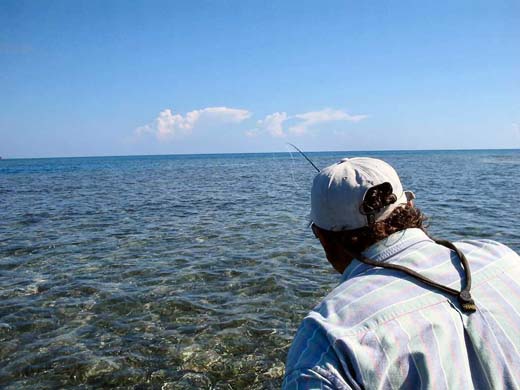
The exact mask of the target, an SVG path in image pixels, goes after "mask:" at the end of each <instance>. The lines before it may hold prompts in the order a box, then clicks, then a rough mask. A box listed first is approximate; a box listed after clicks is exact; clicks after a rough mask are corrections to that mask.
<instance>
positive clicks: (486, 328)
mask: <svg viewBox="0 0 520 390" xmlns="http://www.w3.org/2000/svg"><path fill="white" fill-rule="evenodd" d="M455 245H456V246H457V247H458V248H459V249H460V250H461V251H462V252H463V253H464V254H465V255H466V257H467V259H468V262H469V264H470V268H471V274H472V279H473V283H472V289H471V293H472V296H473V299H474V300H475V303H476V305H477V311H476V312H474V313H469V314H468V313H466V312H463V311H462V310H461V308H460V305H459V303H458V301H457V299H456V298H454V297H452V296H451V295H447V294H444V293H442V292H439V291H438V290H436V289H434V288H432V287H429V286H427V285H425V284H423V283H421V282H419V281H417V280H416V279H414V278H412V277H410V276H408V275H405V274H403V273H401V272H399V271H395V270H389V269H383V268H378V267H371V266H368V265H365V264H364V263H361V262H359V261H357V260H353V261H352V263H351V264H350V265H349V266H348V267H347V269H346V270H345V272H344V274H343V276H342V279H341V282H340V284H339V285H338V286H337V287H336V288H335V289H334V290H333V291H332V292H331V293H330V294H329V295H328V296H327V297H326V298H325V299H324V300H323V301H322V302H321V303H320V304H319V305H318V306H317V307H316V308H314V309H313V310H312V311H311V312H310V313H309V314H308V315H307V316H306V317H305V319H304V320H303V322H302V324H301V326H300V328H299V330H298V332H297V334H296V336H295V338H294V341H293V344H292V346H291V348H290V350H289V354H288V357H287V364H286V376H285V379H284V382H283V388H284V389H401V388H405V389H408V388H409V389H457V390H458V389H473V388H476V389H518V388H520V258H519V256H518V255H517V254H516V253H515V252H514V251H512V250H511V249H509V248H508V247H506V246H504V245H502V244H499V243H497V242H495V241H491V240H478V241H477V240H468V241H460V242H456V243H455ZM365 254H366V255H367V256H368V257H370V258H372V259H374V260H376V261H383V262H389V263H393V264H400V265H403V266H405V267H408V268H411V269H413V270H415V271H418V272H420V273H421V274H422V275H424V276H426V277H428V278H430V279H433V280H434V281H436V282H439V283H441V284H444V285H447V286H450V287H452V288H455V289H457V290H460V289H461V281H464V275H465V274H464V272H463V269H462V267H461V265H460V260H459V258H458V257H457V255H456V254H455V253H454V252H453V251H451V250H449V249H448V248H446V247H443V246H441V245H438V244H436V243H434V242H433V241H432V240H431V239H430V238H428V236H427V235H426V234H424V233H423V232H422V231H421V230H419V229H408V230H405V231H401V232H397V233H394V234H393V235H391V236H390V237H388V238H387V239H385V240H383V241H380V242H378V243H377V244H375V245H373V246H372V247H370V248H369V249H368V250H367V251H366V252H365Z"/></svg>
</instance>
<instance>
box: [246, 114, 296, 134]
mask: <svg viewBox="0 0 520 390" xmlns="http://www.w3.org/2000/svg"><path fill="white" fill-rule="evenodd" d="M286 120H287V113H286V112H275V113H273V114H270V115H267V116H266V117H265V118H264V119H262V120H259V121H257V122H256V128H255V129H253V130H249V131H247V132H246V135H248V136H250V137H252V136H256V135H258V134H259V133H260V132H267V133H268V134H270V135H271V136H273V137H284V136H285V133H284V131H283V123H284V122H285V121H286Z"/></svg>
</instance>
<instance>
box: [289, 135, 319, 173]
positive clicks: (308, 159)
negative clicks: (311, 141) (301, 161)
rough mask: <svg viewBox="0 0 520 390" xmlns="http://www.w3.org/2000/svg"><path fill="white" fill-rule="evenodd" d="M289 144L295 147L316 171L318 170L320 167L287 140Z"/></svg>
mask: <svg viewBox="0 0 520 390" xmlns="http://www.w3.org/2000/svg"><path fill="white" fill-rule="evenodd" d="M287 143H288V144H289V145H291V146H292V147H293V148H294V149H296V150H297V151H298V152H299V153H300V154H301V155H302V156H303V157H305V159H306V160H307V161H308V162H309V163H310V164H311V165H312V166H313V167H314V169H316V171H318V172H320V168H318V167H317V166H316V165H314V163H313V162H312V161H311V159H310V158H309V157H307V156H306V155H305V153H303V152H302V151H301V150H300V149H299V148H298V147H297V146H296V145H293V144H291V143H290V142H287Z"/></svg>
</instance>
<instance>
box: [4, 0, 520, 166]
mask: <svg viewBox="0 0 520 390" xmlns="http://www.w3.org/2000/svg"><path fill="white" fill-rule="evenodd" d="M519 19H520V3H519V2H518V1H516V0H509V1H501V0H495V1H491V0H489V1H478V0H473V1H455V2H454V1H443V0H441V1H436V2H418V1H406V0H405V1H399V2H396V1H369V2H367V1H302V0H298V1H292V0H291V1H272V2H268V1H244V0H242V1H238V0H237V1H224V0H222V1H195V0H190V1H166V2H162V1H131V2H129V1H50V2H43V1H36V0H33V1H19V0H16V1H11V0H2V1H1V2H0V155H1V156H4V157H39V156H42V157H46V156H92V155H127V154H163V153H224V152H266V151H285V150H287V144H286V143H287V142H292V143H295V144H297V145H298V146H300V147H301V148H302V149H305V150H386V149H446V148H447V149H453V148H461V149H466V148H519V147H520V50H519V47H520V46H519V44H518V42H520V23H518V20H519Z"/></svg>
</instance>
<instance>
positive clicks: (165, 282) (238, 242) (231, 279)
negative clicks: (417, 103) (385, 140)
mask: <svg viewBox="0 0 520 390" xmlns="http://www.w3.org/2000/svg"><path fill="white" fill-rule="evenodd" d="M361 155H364V156H371V157H377V158H381V159H383V160H386V161H387V162H389V163H390V164H392V165H393V166H394V167H395V168H396V170H397V171H398V172H399V173H400V176H401V179H402V181H403V184H404V187H405V188H406V189H410V190H413V191H414V192H415V194H416V197H417V199H416V205H417V206H418V207H419V208H420V209H421V210H422V211H423V212H424V213H425V214H426V215H428V216H429V231H430V232H431V234H433V235H434V236H437V237H440V238H445V239H449V240H454V241H455V240H459V239H468V238H487V239H493V240H497V241H500V242H502V243H504V244H506V245H509V246H510V247H511V248H513V249H514V250H516V251H517V252H520V223H519V222H518V219H519V216H520V212H519V209H518V207H519V206H518V205H519V201H520V196H519V190H520V150H478V151H396V152H394V151H392V152H326V153H325V152H323V153H321V152H320V153H309V157H310V158H311V159H312V160H313V161H314V162H315V163H316V165H318V166H319V167H325V166H327V165H330V164H332V163H334V162H336V161H338V160H339V159H340V158H342V157H353V156H361ZM314 174H315V171H314V169H313V168H312V166H310V164H309V163H307V161H305V159H304V158H303V157H301V156H300V155H299V154H297V153H292V154H291V153H266V154H227V155H182V156H181V155H172V156H136V157H89V158H52V159H13V160H2V161H0V387H2V388H6V389H20V388H31V389H44V388H77V389H88V388H100V387H110V388H121V389H123V388H124V389H126V388H134V389H194V388H195V389H198V388H200V389H245V388H248V389H277V388H279V387H280V385H281V382H282V378H283V373H284V361H285V358H286V354H287V350H288V348H289V346H290V343H291V340H292V337H293V336H294V334H295V332H296V329H297V327H298V325H299V323H300V321H301V320H302V318H303V317H304V315H305V314H306V313H307V312H308V311H309V310H310V309H312V308H313V307H314V306H315V305H316V304H318V303H319V301H320V300H321V299H322V298H323V297H324V296H325V295H326V294H327V292H328V291H330V289H332V288H333V287H334V286H335V285H336V284H337V282H338V280H339V275H338V274H335V273H334V271H333V270H332V267H331V266H330V265H329V264H328V263H327V261H326V259H325V256H324V254H323V251H322V249H321V247H320V246H319V243H318V242H317V241H316V239H315V238H314V236H313V235H312V232H311V231H310V229H309V228H308V213H309V203H310V199H309V198H310V193H309V190H310V186H311V182H312V178H313V176H314Z"/></svg>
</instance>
